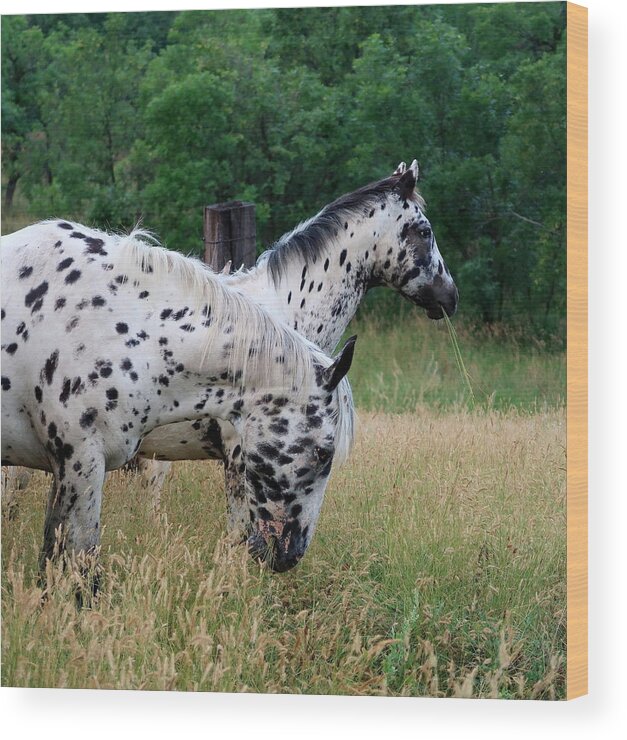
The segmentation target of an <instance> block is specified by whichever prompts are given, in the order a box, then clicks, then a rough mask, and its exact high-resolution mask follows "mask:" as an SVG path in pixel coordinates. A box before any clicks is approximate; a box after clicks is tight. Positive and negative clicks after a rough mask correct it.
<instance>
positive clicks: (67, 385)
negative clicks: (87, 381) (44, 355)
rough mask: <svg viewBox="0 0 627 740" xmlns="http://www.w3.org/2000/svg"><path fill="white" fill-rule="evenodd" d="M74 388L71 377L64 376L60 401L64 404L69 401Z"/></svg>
mask: <svg viewBox="0 0 627 740" xmlns="http://www.w3.org/2000/svg"><path fill="white" fill-rule="evenodd" d="M71 388H72V381H71V380H70V379H69V378H64V380H63V386H62V388H61V393H60V394H59V401H60V402H61V403H63V404H65V403H67V400H68V398H69V397H70V391H71Z"/></svg>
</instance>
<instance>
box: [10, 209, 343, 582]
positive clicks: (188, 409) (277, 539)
mask: <svg viewBox="0 0 627 740" xmlns="http://www.w3.org/2000/svg"><path fill="white" fill-rule="evenodd" d="M147 238H148V235H147V234H145V233H144V232H135V233H133V234H131V235H130V236H128V237H119V236H111V235H108V234H105V233H102V232H99V231H94V230H91V229H88V228H86V227H84V226H79V225H76V224H70V223H67V222H65V221H61V222H54V221H48V222H43V223H39V224H35V225H33V226H30V227H27V228H25V229H22V230H21V231H18V232H16V233H14V234H12V235H10V236H8V237H5V238H4V239H3V242H2V250H1V256H2V355H3V357H2V360H3V362H2V461H3V464H8V465H24V466H28V467H31V468H38V469H40V470H45V471H49V472H51V473H52V474H53V484H52V488H51V491H50V495H49V499H48V506H47V511H46V517H45V529H44V544H43V549H42V565H45V561H46V559H47V558H50V557H52V556H53V553H54V548H55V541H56V540H57V538H59V536H60V545H61V548H62V550H64V551H65V552H77V553H80V552H85V553H91V552H94V551H95V550H96V548H97V545H98V543H99V534H100V509H101V500H102V484H103V480H104V476H105V471H107V470H112V469H114V468H118V467H120V466H122V465H124V464H125V463H126V462H127V461H128V460H130V459H131V458H132V457H133V455H135V453H136V452H137V450H138V449H139V446H140V444H141V442H142V439H143V438H144V437H145V436H146V435H147V434H148V433H149V432H150V431H151V430H152V429H155V428H156V427H159V426H161V425H164V424H170V423H172V422H183V421H184V422H185V423H186V424H188V425H189V429H190V431H191V433H195V434H197V433H201V424H202V425H203V427H202V429H203V430H204V429H207V428H212V426H211V425H212V424H213V423H215V421H213V422H211V423H210V424H209V425H205V424H204V418H205V417H211V418H212V419H220V420H222V421H223V422H225V423H226V422H228V423H229V425H230V427H231V428H233V429H235V430H236V432H237V439H238V444H237V446H234V447H232V448H230V450H229V452H230V462H231V464H232V465H233V466H235V467H236V469H237V472H238V475H239V476H241V481H242V485H243V489H244V491H245V494H244V495H245V498H246V502H247V522H246V529H247V535H248V544H249V548H250V550H251V553H252V554H253V555H254V556H255V557H260V558H263V559H266V560H267V561H268V562H269V564H270V566H271V567H272V568H273V569H274V570H276V571H283V570H287V569H288V568H291V567H292V566H294V565H295V564H296V563H297V562H298V561H299V559H300V558H301V557H302V555H303V554H304V552H305V549H306V548H307V546H308V544H309V542H310V540H311V537H312V534H313V531H314V527H315V525H316V521H317V518H318V514H319V512H320V506H321V504H322V499H323V495H324V490H325V487H326V484H327V480H328V476H329V473H330V470H331V464H332V461H333V459H334V457H335V458H343V457H344V456H345V455H346V454H347V451H348V447H349V445H350V442H351V439H352V429H353V415H352V414H353V410H352V398H351V392H350V386H349V384H348V381H347V380H346V378H345V375H346V373H347V371H348V369H349V367H350V364H351V360H352V355H353V347H354V338H353V339H351V340H349V341H348V342H347V343H346V345H345V347H344V349H343V350H342V352H341V353H340V354H339V355H338V357H337V358H336V359H335V360H334V361H332V360H331V359H329V358H328V357H327V356H326V355H325V354H323V353H322V352H321V351H320V350H319V349H318V348H317V347H316V346H315V345H313V344H312V343H311V342H309V341H308V340H306V339H304V338H303V337H301V336H300V335H299V334H298V333H296V332H295V331H294V330H293V329H292V328H291V327H287V326H285V325H283V324H281V323H280V322H278V321H277V320H276V319H275V318H273V317H271V316H270V315H269V314H268V313H267V312H266V311H265V310H264V309H263V308H261V307H260V306H259V305H258V304H256V303H254V302H252V301H251V300H250V299H248V298H246V297H244V296H243V295H241V294H240V293H238V292H237V291H235V290H233V289H231V288H228V287H226V286H225V285H224V282H223V281H222V280H220V279H219V278H218V276H216V275H215V274H214V273H212V272H211V271H210V270H209V269H208V268H206V267H205V266H204V265H203V264H202V263H200V262H198V261H196V260H191V259H188V258H185V257H183V256H182V255H180V254H178V253H176V252H170V251H168V250H166V249H163V248H162V247H159V246H154V245H151V244H149V243H147Z"/></svg>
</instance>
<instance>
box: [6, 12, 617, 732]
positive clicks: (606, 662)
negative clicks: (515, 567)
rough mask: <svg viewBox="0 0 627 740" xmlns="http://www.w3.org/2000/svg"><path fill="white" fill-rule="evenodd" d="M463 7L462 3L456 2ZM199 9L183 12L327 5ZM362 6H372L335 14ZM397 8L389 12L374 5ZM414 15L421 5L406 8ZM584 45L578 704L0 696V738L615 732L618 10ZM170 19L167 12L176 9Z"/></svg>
mask: <svg viewBox="0 0 627 740" xmlns="http://www.w3.org/2000/svg"><path fill="white" fill-rule="evenodd" d="M462 1H463V0H462ZM335 4H340V3H329V2H317V3H312V2H309V3H307V2H272V1H271V0H270V1H269V2H265V3H264V2H235V3H227V2H222V3H209V2H195V1H194V0H183V2H182V3H181V6H182V7H183V8H186V9H196V8H198V9H200V8H218V7H231V8H232V7H268V6H286V7H290V6H295V5H301V6H304V5H335ZM343 4H346V5H356V4H359V5H376V4H384V3H382V2H379V3H377V2H367V1H365V0H362V1H361V2H358V3H355V2H345V3H343ZM387 4H399V3H387ZM418 4H421V3H418ZM582 4H584V5H587V7H588V8H589V38H590V46H589V48H590V98H589V100H590V105H589V112H590V255H591V257H590V332H589V347H590V351H589V354H590V419H589V422H590V426H589V437H590V461H589V477H590V695H589V696H587V697H583V698H581V699H577V700H575V701H573V702H568V703H566V702H563V703H548V702H546V703H545V702H512V701H509V702H504V701H498V702H496V701H463V700H446V699H378V698H364V699H362V698H354V699H348V698H341V697H297V696H257V695H254V696H252V695H251V696H245V697H244V696H238V695H229V694H166V693H149V692H108V691H56V690H24V689H2V690H0V715H1V716H2V728H3V730H5V732H6V731H7V730H8V731H9V732H11V731H13V733H12V734H11V735H10V736H11V737H13V736H15V737H19V738H29V737H31V736H35V735H37V736H39V737H45V738H50V739H52V738H57V737H59V738H61V737H63V738H65V737H67V736H68V735H70V736H71V735H79V736H80V735H83V734H84V735H85V736H86V737H88V738H89V740H99V739H100V738H103V739H104V738H106V740H111V738H112V736H113V737H114V738H125V737H131V736H134V737H150V738H151V739H152V738H155V739H156V740H158V739H159V738H162V737H163V738H165V737H168V738H171V737H173V736H174V737H175V738H188V737H194V736H196V735H199V736H203V737H206V736H207V735H209V736H213V735H214V734H216V732H221V733H222V732H223V733H224V734H225V735H226V737H228V738H230V737H234V738H237V737H247V738H251V739H252V738H254V739H255V740H256V738H260V737H264V736H270V737H281V738H285V739H286V740H292V738H294V739H295V738H298V740H301V739H303V738H310V737H316V738H320V737H322V738H325V736H327V735H330V737H335V736H343V737H346V738H352V737H359V738H360V740H361V739H362V738H363V739H365V738H371V737H372V738H375V737H377V738H381V737H384V738H390V737H412V738H413V737H418V736H420V737H435V738H449V737H460V738H463V739H464V740H471V739H473V738H478V739H480V740H486V739H487V738H499V739H500V738H507V739H508V740H510V739H511V740H516V739H517V738H524V739H525V740H528V738H529V737H530V735H531V736H534V737H537V738H540V739H542V738H549V737H550V738H562V737H569V738H586V739H587V738H589V737H590V736H596V737H604V738H605V737H607V738H614V737H618V736H619V734H620V733H619V730H620V727H621V726H622V727H623V731H624V730H625V712H624V710H623V706H624V705H625V699H624V697H623V691H625V690H626V689H627V686H626V683H625V670H624V669H625V666H626V665H627V661H626V657H627V655H626V654H625V653H626V651H625V637H624V633H625V615H626V610H625V581H626V577H625V573H626V571H625V567H624V566H625V559H624V548H623V547H621V545H622V543H623V541H624V534H623V531H622V529H623V523H624V522H626V521H627V516H626V505H625V501H626V499H627V490H626V487H625V475H624V460H625V434H624V423H623V419H625V418H627V408H626V404H625V387H626V383H625V369H626V367H627V364H626V363H625V362H620V359H619V358H618V357H617V353H618V351H619V350H618V348H619V347H621V348H622V347H624V343H625V321H624V319H625V311H624V301H623V295H624V294H625V292H626V291H625V285H624V282H625V276H627V269H626V267H627V265H626V264H625V262H626V260H625V251H626V247H627V244H626V240H625V225H624V222H623V216H624V213H625V203H626V201H627V199H626V197H625V196H626V193H625V187H624V182H625V175H624V172H623V170H624V167H623V168H622V169H621V167H617V166H616V164H617V163H621V164H623V165H624V164H625V161H626V159H625V130H626V128H627V125H626V123H627V122H626V120H625V87H624V76H622V75H623V73H624V70H625V69H626V68H627V64H626V59H625V46H626V44H625V39H624V27H625V25H624V23H623V22H622V21H624V20H625V13H624V11H623V10H622V7H624V6H623V4H621V3H618V2H615V0H587V1H586V2H583V3H582ZM176 5H177V4H176V3H175V2H172V0H170V1H164V0H153V1H152V2H148V1H147V0H127V1H126V2H120V0H108V1H107V2H104V1H103V0H92V2H90V3H89V4H87V3H85V2H84V1H83V2H80V3H79V2H76V1H73V0H58V2H57V1H55V0H49V1H48V2H42V1H39V2H36V1H35V0H21V1H18V0H4V2H3V6H2V12H3V13H4V14H8V13H20V14H21V13H30V12H85V9H86V8H87V7H88V8H89V11H90V12H96V11H104V10H170V9H177V7H176ZM178 9H180V8H178Z"/></svg>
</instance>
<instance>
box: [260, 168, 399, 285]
mask: <svg viewBox="0 0 627 740" xmlns="http://www.w3.org/2000/svg"><path fill="white" fill-rule="evenodd" d="M400 177H401V175H400V174H398V175H392V176H391V177H386V178H385V179H383V180H378V181H377V182H373V183H370V184H369V185H365V186H364V187H362V188H359V190H355V191H354V192H353V193H347V194H346V195H342V196H340V197H339V198H338V199H337V200H334V201H333V202H332V203H329V205H327V206H325V207H324V208H323V209H322V210H321V211H320V213H319V214H318V215H317V216H315V217H314V218H313V219H311V221H310V222H309V223H307V222H305V223H306V226H305V227H304V228H300V227H298V226H297V227H296V229H294V230H293V231H291V232H288V233H287V234H284V235H283V236H282V237H281V238H280V239H279V240H278V241H276V242H275V243H274V244H273V245H272V247H270V249H269V250H268V251H266V252H264V253H263V254H262V255H261V256H260V257H259V261H258V264H259V263H260V262H266V263H267V267H268V271H269V273H270V275H271V276H272V280H273V282H274V284H275V285H279V284H280V282H281V278H282V277H283V275H284V274H285V272H286V271H287V267H288V265H289V262H290V260H293V259H299V260H300V261H303V262H304V263H305V264H306V265H309V263H310V262H314V263H315V262H316V261H317V260H318V257H321V256H322V255H323V254H325V253H326V252H327V250H328V248H329V244H330V242H332V240H333V239H334V238H335V237H337V236H338V234H339V233H340V231H342V230H343V229H344V228H345V224H346V222H347V219H348V218H351V217H352V216H355V215H358V214H359V215H367V214H368V213H369V212H370V211H371V210H372V209H373V208H375V207H378V206H379V205H380V203H381V201H382V199H383V198H384V197H386V196H388V195H389V194H390V193H391V192H392V191H393V190H394V188H395V186H396V185H397V183H398V181H399V179H400Z"/></svg>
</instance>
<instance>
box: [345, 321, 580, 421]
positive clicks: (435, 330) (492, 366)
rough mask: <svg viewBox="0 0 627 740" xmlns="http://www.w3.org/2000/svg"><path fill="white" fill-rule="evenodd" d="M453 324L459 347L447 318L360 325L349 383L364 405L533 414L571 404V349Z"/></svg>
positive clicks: (355, 329) (386, 408)
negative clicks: (568, 379) (568, 393)
mask: <svg viewBox="0 0 627 740" xmlns="http://www.w3.org/2000/svg"><path fill="white" fill-rule="evenodd" d="M453 324H454V326H455V327H456V342H454V341H453V340H452V337H451V335H450V334H449V330H448V328H447V324H446V322H445V321H430V320H428V319H426V318H425V317H424V316H422V315H421V314H420V313H419V312H418V311H416V312H414V313H412V314H410V315H406V314H405V315H401V317H400V318H399V320H398V322H397V323H395V324H394V323H392V322H390V320H389V319H381V320H379V319H377V318H375V317H374V315H373V314H372V313H371V312H370V313H368V314H366V315H364V316H363V317H361V318H359V319H357V320H356V321H354V322H353V323H352V324H351V327H350V329H349V333H351V334H357V336H358V341H357V348H356V353H355V359H354V361H353V365H352V367H351V371H350V380H351V385H352V387H353V393H354V396H355V401H356V404H357V406H358V407H360V408H364V409H368V410H372V411H390V412H395V413H404V412H408V411H409V412H412V411H416V410H417V409H420V408H422V407H424V406H431V407H435V408H440V409H447V408H448V409H451V408H457V407H467V408H472V407H473V406H474V405H475V404H477V405H478V406H480V407H481V408H484V409H498V410H506V409H510V408H515V409H518V410H521V411H527V412H536V411H542V410H546V409H552V408H562V407H564V405H565V398H566V355H565V352H564V351H562V350H552V351H549V350H547V349H546V348H545V347H544V346H543V345H541V344H540V343H537V344H534V343H530V342H529V341H523V340H522V339H520V338H519V337H517V336H516V335H514V334H512V333H508V332H507V331H506V330H504V329H502V328H500V329H497V328H492V329H487V328H483V329H481V330H478V329H476V328H475V327H465V326H464V325H461V326H460V325H459V323H458V322H456V321H454V320H453ZM460 362H461V368H460Z"/></svg>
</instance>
